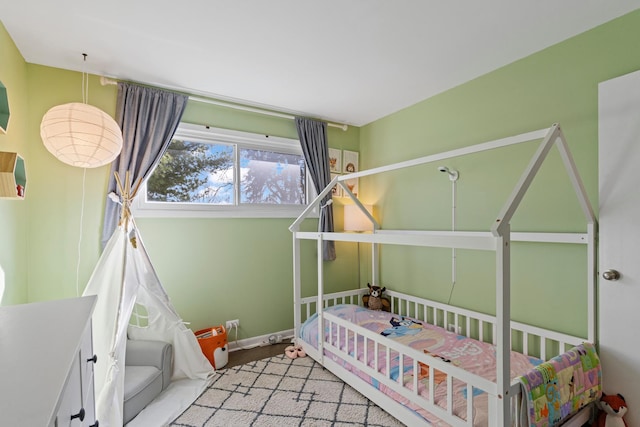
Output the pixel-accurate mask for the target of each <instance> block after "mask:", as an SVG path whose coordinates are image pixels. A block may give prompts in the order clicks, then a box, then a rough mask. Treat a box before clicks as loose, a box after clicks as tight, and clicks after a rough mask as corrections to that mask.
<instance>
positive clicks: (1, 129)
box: [0, 82, 9, 134]
mask: <svg viewBox="0 0 640 427" xmlns="http://www.w3.org/2000/svg"><path fill="white" fill-rule="evenodd" d="M8 125H9V99H8V97H7V88H6V87H5V86H4V85H3V84H2V82H0V134H3V133H7V126H8Z"/></svg>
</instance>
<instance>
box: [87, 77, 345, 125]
mask: <svg viewBox="0 0 640 427" xmlns="http://www.w3.org/2000/svg"><path fill="white" fill-rule="evenodd" d="M100 84H101V85H102V86H107V85H117V84H118V82H117V81H116V80H113V79H110V78H107V77H104V76H101V77H100ZM189 99H190V100H191V101H195V102H204V103H207V104H212V105H219V106H221V107H228V108H233V109H236V110H242V111H249V112H251V113H258V114H264V115H267V116H273V117H280V118H283V119H291V120H293V119H295V116H293V115H291V114H286V113H278V112H276V111H270V110H264V109H262V108H257V107H249V106H246V105H240V104H232V103H230V102H224V101H217V100H215V99H210V98H204V97H200V96H194V95H189ZM327 126H331V127H334V128H339V129H342V130H343V131H346V130H347V129H348V128H349V126H348V125H346V124H340V123H329V122H327Z"/></svg>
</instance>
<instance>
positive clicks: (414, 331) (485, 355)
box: [300, 304, 542, 426]
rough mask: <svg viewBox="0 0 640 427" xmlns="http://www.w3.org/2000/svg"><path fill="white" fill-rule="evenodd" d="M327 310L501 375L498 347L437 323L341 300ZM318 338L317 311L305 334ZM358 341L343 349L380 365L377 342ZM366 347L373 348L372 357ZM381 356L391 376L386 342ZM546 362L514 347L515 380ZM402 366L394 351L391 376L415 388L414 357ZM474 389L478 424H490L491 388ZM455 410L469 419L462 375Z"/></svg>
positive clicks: (422, 383) (439, 389) (440, 400)
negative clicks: (518, 351) (488, 413)
mask: <svg viewBox="0 0 640 427" xmlns="http://www.w3.org/2000/svg"><path fill="white" fill-rule="evenodd" d="M324 311H325V313H331V314H333V315H335V316H337V317H339V318H341V319H344V320H347V321H349V322H351V323H354V324H357V325H359V326H361V327H363V328H366V329H368V330H370V331H372V332H374V333H376V334H380V335H381V336H386V337H387V338H389V339H392V340H394V341H397V342H399V343H402V344H403V345H406V346H409V347H411V348H414V349H416V350H418V351H421V352H428V353H429V354H430V355H431V356H433V357H437V358H440V359H441V360H443V361H444V362H446V363H451V364H452V365H454V366H457V367H459V368H461V369H464V370H465V371H467V372H470V373H473V374H476V375H479V376H481V377H483V378H485V379H487V380H489V381H493V382H495V380H496V348H495V346H494V345H492V344H489V343H484V342H481V341H477V340H474V339H471V338H468V337H465V336H462V335H458V334H455V333H452V332H449V331H447V330H445V329H444V328H441V327H438V326H433V325H430V324H427V323H425V322H422V321H419V320H416V319H413V318H410V317H406V316H398V315H395V314H393V313H387V312H384V311H372V310H369V309H367V308H365V307H361V306H356V305H350V304H340V305H336V306H333V307H329V308H326V309H325V310H324ZM325 329H326V328H325ZM333 333H334V337H333V338H334V339H333V341H332V342H336V340H335V335H336V334H337V331H335V330H334V332H333ZM328 334H329V331H328V330H325V340H327V339H328V338H329V337H328ZM317 337H318V319H317V315H313V316H311V317H310V318H309V319H307V321H305V323H304V324H303V325H302V327H301V330H300V338H302V339H303V340H304V341H305V342H306V343H308V344H310V345H312V346H314V347H315V348H317ZM360 339H362V340H363V338H362V337H361V336H360V337H359V340H360ZM352 341H353V338H351V341H350V342H348V343H342V344H341V347H342V349H343V350H345V349H347V351H348V352H349V354H350V356H351V357H356V355H354V348H357V350H358V354H357V358H358V360H360V361H363V362H364V360H367V361H368V365H369V366H370V367H372V368H374V369H375V363H376V362H375V357H374V354H373V353H374V351H375V345H374V343H373V342H372V341H371V340H368V345H367V348H366V349H365V346H364V343H358V345H354V343H353V342H352ZM365 351H366V352H367V353H368V354H367V357H366V359H365ZM324 354H325V356H327V357H329V358H331V360H333V361H335V362H336V363H338V364H340V365H342V366H343V367H344V368H345V369H347V370H349V371H351V372H352V373H353V374H354V375H357V376H358V377H360V378H361V379H362V380H364V381H366V382H368V383H369V384H371V385H372V386H373V387H375V388H377V389H378V390H380V391H381V392H382V393H385V394H386V395H388V396H389V397H391V398H392V399H394V400H396V401H398V402H400V403H401V404H403V405H405V406H406V407H408V408H409V409H411V410H413V411H415V412H417V413H419V414H420V415H421V416H422V417H423V418H426V419H427V420H428V421H430V422H431V423H433V425H436V426H446V425H448V424H446V423H444V422H443V421H441V420H439V419H437V418H436V417H434V416H433V415H432V414H430V413H428V412H426V411H425V410H424V409H422V408H419V407H417V406H416V405H412V404H411V403H410V402H408V401H407V399H405V398H404V397H403V396H401V395H400V394H398V393H397V392H395V391H393V390H391V389H390V388H389V387H387V386H385V385H384V384H382V383H380V382H379V381H377V380H376V379H375V378H372V377H371V376H369V375H368V374H367V373H365V372H363V371H361V370H358V369H356V368H355V367H354V366H352V365H351V364H350V363H349V362H348V360H342V359H341V358H340V357H338V356H337V355H336V354H333V353H331V352H330V351H328V350H327V349H325V352H324ZM377 360H378V362H377V364H378V368H377V369H378V371H380V372H382V373H384V374H385V375H386V374H387V372H386V369H387V368H386V367H387V351H386V350H385V348H383V346H378V355H377ZM540 363H542V361H541V360H540V359H536V358H533V357H529V356H525V355H523V354H521V353H517V352H511V379H512V380H513V379H514V378H516V377H519V376H521V375H525V374H526V373H527V372H529V371H530V370H531V369H532V368H534V367H535V366H537V365H539V364H540ZM400 366H401V364H400V360H399V355H398V353H397V352H393V351H391V352H390V353H389V376H390V377H391V378H392V379H393V380H396V381H397V380H398V378H399V376H400V375H402V376H403V378H404V380H405V381H404V384H405V387H408V388H412V387H413V385H412V384H413V381H412V378H413V375H414V373H413V361H412V360H411V359H410V358H409V357H408V356H405V360H403V363H402V372H400ZM419 368H420V369H419V371H420V372H418V390H419V393H420V395H421V396H424V397H425V398H427V397H428V384H429V383H428V382H429V370H428V368H427V367H426V366H425V365H422V364H420V365H419ZM434 371H435V372H434V378H433V381H434V401H435V403H436V404H438V405H439V406H441V407H443V408H444V407H447V381H446V374H445V373H444V372H440V371H437V370H434ZM472 393H473V395H474V397H473V402H474V409H473V415H472V416H473V425H475V426H486V425H488V415H487V410H486V408H487V400H488V396H487V393H485V392H484V391H482V390H479V389H476V388H474V389H473V391H472ZM453 413H454V414H455V415H457V416H459V417H461V418H463V419H467V387H466V384H464V383H463V382H462V381H460V380H454V381H453Z"/></svg>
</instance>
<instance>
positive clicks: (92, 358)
mask: <svg viewBox="0 0 640 427" xmlns="http://www.w3.org/2000/svg"><path fill="white" fill-rule="evenodd" d="M89 362H93V363H96V362H98V355H97V354H94V355H93V357H91V358H89V359H87V363H89Z"/></svg>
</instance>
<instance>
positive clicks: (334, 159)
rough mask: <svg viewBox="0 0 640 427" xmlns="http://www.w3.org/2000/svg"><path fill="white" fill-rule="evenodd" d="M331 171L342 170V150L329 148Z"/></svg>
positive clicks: (337, 171) (338, 171)
mask: <svg viewBox="0 0 640 427" xmlns="http://www.w3.org/2000/svg"><path fill="white" fill-rule="evenodd" d="M329 171H330V172H331V173H340V172H342V150H338V149H337V148H329Z"/></svg>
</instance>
